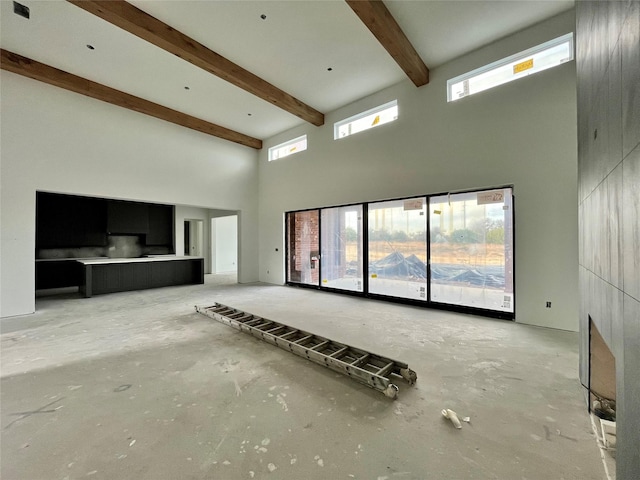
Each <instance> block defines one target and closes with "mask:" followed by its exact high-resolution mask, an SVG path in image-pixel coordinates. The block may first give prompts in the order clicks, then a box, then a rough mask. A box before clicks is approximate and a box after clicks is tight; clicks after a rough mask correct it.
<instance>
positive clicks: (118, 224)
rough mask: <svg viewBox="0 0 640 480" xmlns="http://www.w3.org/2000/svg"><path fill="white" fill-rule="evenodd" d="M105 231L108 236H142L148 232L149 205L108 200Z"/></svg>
mask: <svg viewBox="0 0 640 480" xmlns="http://www.w3.org/2000/svg"><path fill="white" fill-rule="evenodd" d="M107 230H108V233H109V234H110V235H119V234H120V235H143V234H147V233H148V232H149V205H148V204H146V203H137V202H125V201H122V200H109V201H108V203H107Z"/></svg>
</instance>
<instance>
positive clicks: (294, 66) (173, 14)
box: [0, 0, 574, 139]
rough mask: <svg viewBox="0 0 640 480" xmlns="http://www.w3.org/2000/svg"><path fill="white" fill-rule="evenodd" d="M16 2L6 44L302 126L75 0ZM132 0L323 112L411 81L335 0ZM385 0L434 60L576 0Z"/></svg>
mask: <svg viewBox="0 0 640 480" xmlns="http://www.w3.org/2000/svg"><path fill="white" fill-rule="evenodd" d="M20 3H22V4H23V5H26V6H28V7H29V8H30V19H25V18H23V17H20V16H18V15H16V14H14V13H13V3H12V2H11V1H6V0H2V1H1V2H0V17H1V25H0V26H1V30H0V32H1V39H0V42H1V47H2V49H4V50H8V51H10V52H13V53H16V54H19V55H22V56H24V57H28V58H30V59H32V60H36V61H38V62H41V63H44V64H47V65H50V66H53V67H56V68H58V69H61V70H64V71H67V72H70V73H73V74H75V75H78V76H80V77H84V78H87V79H90V80H93V81H95V82H98V83H101V84H104V85H107V86H109V87H112V88H115V89H117V90H121V91H124V92H127V93H129V94H132V95H135V96H138V97H141V98H143V99H146V100H150V101H152V102H154V103H158V104H161V105H164V106H166V107H169V108H172V109H174V110H178V111H180V112H184V113H187V114H190V115H192V116H195V117H198V118H200V119H203V120H206V121H208V122H212V123H215V124H217V125H221V126H224V127H226V128H229V129H232V130H235V131H238V132H241V133H243V134H245V135H250V136H252V137H256V138H259V139H265V138H268V137H270V136H272V135H274V134H277V133H279V132H282V131H284V130H286V129H289V128H291V127H294V126H296V125H299V124H301V123H304V120H301V119H300V118H298V117H297V116H295V115H293V114H291V113H288V112H286V111H285V110H282V109H280V108H278V107H276V106H274V105H272V104H271V103H269V102H267V101H265V100H262V99H260V98H258V97H256V96H254V95H252V94H250V93H247V92H246V91H244V90H242V89H240V88H238V87H236V86H233V85H231V84H230V83H227V82H226V81H224V80H222V79H220V78H218V77H216V76H214V75H212V74H210V73H208V72H206V71H204V70H202V69H200V68H198V67H196V66H194V65H192V64H190V63H188V62H186V61H184V60H182V59H180V58H178V57H176V56H175V55H173V54H171V53H168V52H166V51H164V50H162V49H160V48H158V47H156V46H154V45H152V44H150V43H148V42H146V41H145V40H142V39H140V38H138V37H136V36H134V35H132V34H130V33H128V32H125V31H124V30H122V29H120V28H118V27H116V26H114V25H112V24H110V23H108V22H106V21H104V20H102V19H100V18H98V17H97V16H94V15H93V14H91V13H89V12H87V11H85V10H83V9H81V8H78V7H77V6H75V5H73V4H71V3H68V2H66V1H62V0H53V1H33V0H20ZM129 3H131V4H132V5H134V6H136V7H138V8H139V9H141V10H143V11H144V12H146V13H148V14H150V15H152V16H153V17H155V18H157V19H158V20H161V21H162V22H164V23H166V24H168V25H170V26H171V27H173V28H174V29H176V30H179V31H180V32H182V33H184V34H186V35H188V36H189V37H191V38H193V39H195V40H197V41H198V42H199V43H201V44H203V45H205V46H206V47H208V48H209V49H210V50H213V51H214V52H216V53H218V54H220V55H222V56H223V57H226V58H227V59H228V60H230V61H232V62H234V63H236V64H238V65H240V66H241V67H243V68H244V69H246V70H248V71H250V72H252V73H254V74H255V75H258V76H259V77H261V78H263V79H264V80H266V81H268V82H270V83H271V84H273V85H275V86H276V87H278V88H279V89H281V90H284V91H285V92H287V93H288V94H290V95H293V96H294V97H296V98H297V99H298V100H300V101H302V102H304V103H306V104H307V105H309V106H311V107H313V108H314V109H316V110H319V111H320V112H322V113H328V112H330V111H332V110H334V109H336V108H338V107H341V106H343V105H346V104H348V103H351V102H353V101H355V100H357V99H359V98H362V97H364V96H366V95H369V94H371V93H374V92H376V91H379V90H381V89H383V88H385V87H388V86H390V85H393V84H395V83H398V82H401V81H409V80H408V78H407V76H406V75H405V73H404V72H403V71H402V70H401V68H400V67H399V66H398V65H397V64H396V63H395V61H394V60H393V58H391V56H390V55H389V54H388V53H387V52H386V50H384V48H383V47H382V46H381V45H380V43H378V41H377V40H376V38H375V37H374V36H373V34H372V33H371V32H370V31H369V30H368V28H367V27H366V26H365V25H364V24H363V23H362V22H361V21H360V19H359V18H358V16H356V14H355V13H354V11H353V10H352V9H351V8H350V7H349V5H348V4H347V3H346V2H344V1H342V0H298V1H280V0H277V1H238V0H235V1H231V0H229V1H191V0H163V1H159V0H153V1H145V0H132V1H130V2H129ZM384 3H385V5H386V6H387V8H388V10H389V11H390V12H391V14H392V15H393V17H394V18H395V20H396V21H397V22H398V24H399V26H400V27H401V28H402V30H403V31H404V33H405V34H406V36H407V37H408V39H409V41H410V42H411V43H412V44H413V46H414V48H415V49H416V51H417V52H418V53H419V55H420V56H421V58H422V60H423V61H424V63H426V65H427V66H428V67H429V68H430V69H433V68H435V67H437V66H438V65H441V64H443V63H445V62H447V61H449V60H452V59H454V58H456V57H458V56H460V55H463V54H465V53H468V52H470V51H473V50H475V49H477V48H479V47H482V46H484V45H486V44H488V43H491V42H493V41H495V40H498V39H500V38H502V37H504V36H506V35H509V34H511V33H514V32H516V31H518V30H520V29H522V28H525V27H527V26H530V25H533V24H535V23H537V22H539V21H541V20H544V19H546V18H549V17H551V16H554V15H556V14H558V13H561V12H563V11H565V10H568V9H570V8H572V7H573V4H574V2H573V1H572V0H570V1H564V0H563V1H520V0H517V1H508V0H503V1H480V0H477V1H455V0H447V1H430V0H426V1H397V0H386V1H385V2H384ZM261 15H264V16H266V18H265V19H263V18H261ZM87 45H92V46H93V47H94V49H93V50H90V49H89V48H87ZM329 68H331V71H329V70H328V69H329ZM185 87H189V89H188V90H187V89H185ZM420 88H431V85H429V84H427V85H425V86H423V87H420Z"/></svg>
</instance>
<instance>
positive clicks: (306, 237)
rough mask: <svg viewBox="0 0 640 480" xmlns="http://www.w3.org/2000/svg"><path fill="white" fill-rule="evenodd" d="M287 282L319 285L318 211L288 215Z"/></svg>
mask: <svg viewBox="0 0 640 480" xmlns="http://www.w3.org/2000/svg"><path fill="white" fill-rule="evenodd" d="M287 237H288V238H287V260H288V261H287V281H288V282H293V283H302V284H305V285H318V280H319V278H320V275H319V271H320V219H319V211H318V210H308V211H305V212H291V213H288V214H287Z"/></svg>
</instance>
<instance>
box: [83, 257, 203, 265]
mask: <svg viewBox="0 0 640 480" xmlns="http://www.w3.org/2000/svg"><path fill="white" fill-rule="evenodd" d="M200 259H203V257H187V256H177V255H157V256H155V255H154V256H148V257H135V258H87V259H77V261H78V262H80V263H82V264H83V265H103V264H108V263H147V262H169V261H173V260H200Z"/></svg>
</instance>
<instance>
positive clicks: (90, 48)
mask: <svg viewBox="0 0 640 480" xmlns="http://www.w3.org/2000/svg"><path fill="white" fill-rule="evenodd" d="M87 48H88V49H89V50H95V49H96V47H94V46H93V45H90V44H88V43H87Z"/></svg>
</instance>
